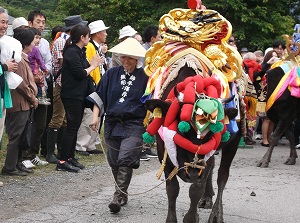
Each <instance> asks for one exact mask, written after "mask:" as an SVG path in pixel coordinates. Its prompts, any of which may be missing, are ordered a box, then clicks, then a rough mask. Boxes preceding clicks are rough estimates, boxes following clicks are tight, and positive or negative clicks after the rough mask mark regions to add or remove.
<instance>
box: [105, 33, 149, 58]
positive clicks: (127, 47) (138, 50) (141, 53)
mask: <svg viewBox="0 0 300 223" xmlns="http://www.w3.org/2000/svg"><path fill="white" fill-rule="evenodd" d="M108 51H109V52H112V53H118V54H120V55H127V56H132V57H134V58H140V57H145V54H146V50H145V48H144V47H143V46H142V45H141V44H140V43H139V42H138V41H137V40H136V39H134V38H132V37H129V38H127V39H126V40H124V41H123V42H121V43H119V44H118V45H116V46H114V47H113V48H111V49H110V50H108Z"/></svg>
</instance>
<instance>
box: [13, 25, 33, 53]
mask: <svg viewBox="0 0 300 223" xmlns="http://www.w3.org/2000/svg"><path fill="white" fill-rule="evenodd" d="M13 37H14V38H15V39H17V40H19V41H20V42H21V44H22V48H23V49H24V48H25V46H29V45H30V44H31V43H32V41H33V39H34V33H33V32H32V31H31V30H29V29H26V28H25V29H24V28H21V29H19V30H18V32H15V33H14V35H13Z"/></svg>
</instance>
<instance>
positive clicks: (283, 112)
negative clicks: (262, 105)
mask: <svg viewBox="0 0 300 223" xmlns="http://www.w3.org/2000/svg"><path fill="white" fill-rule="evenodd" d="M284 66H290V67H293V66H291V62H288V61H285V62H284V63H283V64H282V66H278V67H275V68H274V69H271V70H270V71H268V72H267V83H268V91H267V100H268V99H270V97H271V95H272V94H273V93H274V91H275V89H276V88H277V86H278V84H279V82H280V80H281V79H282V78H283V77H284V76H285V73H286V72H285V71H284V70H283V69H282V67H284ZM267 116H268V117H269V118H270V120H271V121H272V122H274V125H275V126H276V128H275V130H274V131H273V133H272V134H271V137H270V142H269V148H268V150H267V152H266V153H265V155H264V156H263V158H262V159H261V160H260V161H259V162H258V164H257V166H258V167H264V168H266V167H268V166H269V163H270V162H271V156H272V152H273V149H274V147H275V146H276V145H277V143H278V141H279V139H280V138H281V136H282V135H283V133H285V136H286V138H287V139H288V141H289V143H290V155H289V157H288V158H287V160H286V161H285V162H284V164H286V165H295V163H296V158H298V155H297V151H296V148H295V136H294V125H293V121H294V120H295V119H296V118H297V117H300V100H299V98H296V97H294V96H292V95H291V91H290V90H289V89H288V88H286V89H285V90H284V92H283V93H282V95H281V96H280V97H279V98H278V99H276V100H275V102H274V104H273V105H272V106H271V107H270V108H269V110H268V111H267Z"/></svg>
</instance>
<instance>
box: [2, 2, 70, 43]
mask: <svg viewBox="0 0 300 223" xmlns="http://www.w3.org/2000/svg"><path fill="white" fill-rule="evenodd" d="M0 5H1V6H2V7H4V8H6V9H7V10H8V12H9V15H11V16H13V17H20V16H22V17H24V18H26V19H27V16H28V14H29V12H30V11H32V10H35V9H37V10H41V11H42V12H43V13H44V14H45V15H46V17H47V24H46V26H47V28H49V29H50V30H51V29H52V28H53V27H54V26H56V25H63V18H65V17H66V14H64V13H63V12H62V11H60V12H58V11H57V10H56V8H57V5H58V0H47V1H44V0H1V3H0ZM49 38H50V34H49V36H48V39H49Z"/></svg>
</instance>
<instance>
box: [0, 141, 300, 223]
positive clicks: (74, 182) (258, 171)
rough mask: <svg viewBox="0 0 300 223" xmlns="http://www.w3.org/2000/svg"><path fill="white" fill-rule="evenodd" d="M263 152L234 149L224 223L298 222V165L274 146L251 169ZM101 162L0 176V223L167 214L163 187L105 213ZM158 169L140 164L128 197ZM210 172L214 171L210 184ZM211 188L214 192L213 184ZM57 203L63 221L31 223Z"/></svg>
mask: <svg viewBox="0 0 300 223" xmlns="http://www.w3.org/2000/svg"><path fill="white" fill-rule="evenodd" d="M266 150H267V148H265V147H262V146H260V145H259V143H257V144H256V145H254V147H253V149H239V150H238V152H237V155H236V157H235V159H234V161H233V164H232V167H231V172H230V178H229V181H228V183H227V186H226V189H225V192H224V197H223V203H224V220H225V222H227V223H229V222H230V223H241V222H243V223H250V222H251V223H279V222H280V223H282V222H300V221H299V219H298V218H299V217H298V216H299V207H298V206H299V205H297V204H298V202H299V200H300V192H299V191H300V184H299V181H300V174H299V170H300V169H299V166H300V164H299V163H300V161H299V160H297V163H296V165H293V166H287V165H285V164H283V163H284V162H285V160H286V159H287V157H288V155H289V148H288V146H287V145H286V146H278V147H276V148H275V149H274V152H273V156H272V160H271V161H272V162H271V163H270V165H269V168H258V167H256V164H257V162H258V161H259V160H260V159H261V158H262V156H263V155H264V153H265V152H266ZM297 151H298V153H299V150H297ZM103 158H104V156H103V155H100V156H99V162H95V163H94V164H92V165H88V166H87V168H86V169H85V170H83V171H81V172H80V173H78V174H74V173H67V172H57V171H54V170H53V171H48V172H44V171H43V167H40V168H37V169H36V171H35V173H34V174H33V175H31V176H28V177H25V178H16V177H0V181H3V182H4V186H3V187H0V222H5V223H6V222H9V223H11V222H22V223H24V222H26V223H27V222H44V223H48V222H83V223H85V222H105V223H112V222H118V223H120V222H123V223H131V222H132V223H133V222H134V223H137V222H143V223H153V222H164V221H165V217H166V214H167V210H166V207H167V206H166V202H167V201H166V194H165V189H164V185H161V186H160V187H159V188H158V189H156V190H153V191H150V192H149V193H148V195H142V196H135V197H132V198H131V199H130V202H129V204H128V205H129V206H127V207H125V208H124V210H123V211H122V213H121V214H120V215H118V216H116V215H111V214H109V211H108V208H107V204H108V203H109V201H110V199H111V196H112V193H113V188H114V185H113V179H112V176H111V174H110V169H109V167H108V165H107V164H106V162H102V161H103ZM97 159H98V158H97ZM101 160H102V161H101ZM219 160H220V155H218V156H216V163H217V164H218V162H219ZM159 166H160V165H159V162H158V160H157V159H153V158H152V159H151V160H150V161H144V162H141V167H140V168H139V169H138V170H136V171H135V172H134V176H133V180H132V184H131V186H130V190H129V193H139V192H140V191H144V190H145V189H146V188H149V187H150V186H149V184H151V185H157V184H158V183H160V182H161V181H157V180H156V178H155V173H156V172H157V170H158V168H159ZM216 167H217V166H216ZM53 169H54V165H53ZM216 172H217V168H216V169H215V171H214V180H215V178H216V175H217V174H216ZM180 184H181V191H180V196H179V201H178V202H179V205H178V209H179V211H178V222H182V219H183V216H184V214H185V213H186V211H187V209H188V205H189V199H188V188H189V185H188V184H185V183H183V182H181V181H180ZM214 187H215V189H216V181H214ZM253 195H255V196H253ZM153 198H155V200H153ZM72 201H73V202H74V204H72ZM75 201H77V203H75ZM78 202H79V203H80V204H81V205H78ZM60 204H64V205H63V208H65V209H63V210H64V214H65V215H66V218H67V217H68V221H62V220H61V219H59V220H57V218H56V217H57V216H56V215H55V214H54V215H51V217H52V218H50V217H49V219H50V220H49V219H48V221H42V220H40V221H32V219H33V218H34V219H36V218H38V217H43V216H45V213H49V212H51V213H57V212H59V211H58V210H59V209H60ZM69 209H70V210H69ZM71 209H72V210H71ZM87 210H88V211H87ZM199 212H201V215H202V219H201V221H200V223H204V222H207V219H208V216H209V211H208V210H207V211H202V210H201V211H199ZM74 213H76V214H74ZM91 213H92V214H91ZM47 216H48V215H47ZM53 216H54V217H53ZM60 217H61V216H60ZM82 219H84V220H82Z"/></svg>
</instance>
